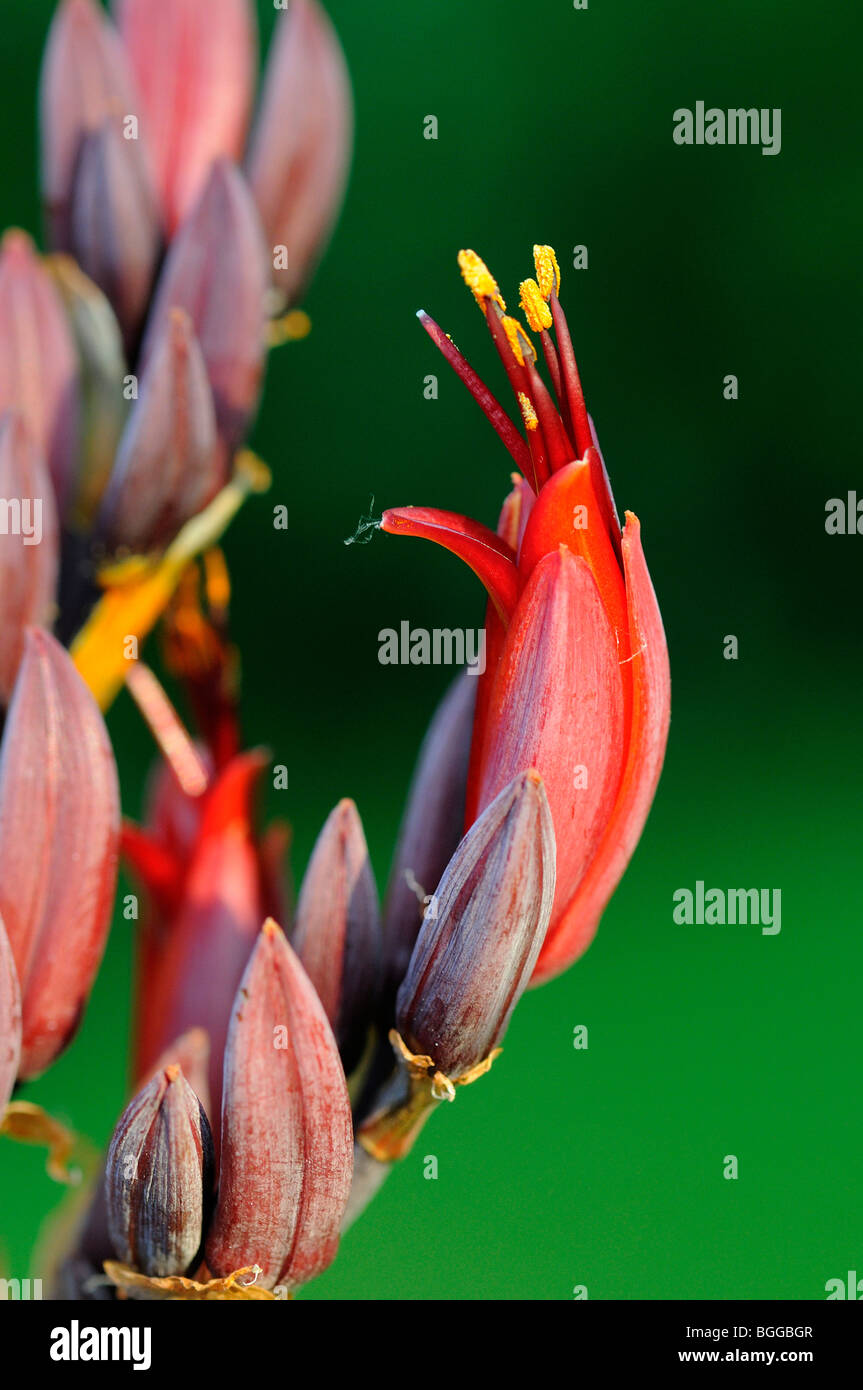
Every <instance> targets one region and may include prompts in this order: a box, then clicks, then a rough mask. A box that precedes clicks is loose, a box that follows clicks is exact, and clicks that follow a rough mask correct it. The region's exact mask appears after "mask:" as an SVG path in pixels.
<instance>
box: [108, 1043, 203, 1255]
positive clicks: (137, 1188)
mask: <svg viewBox="0 0 863 1390" xmlns="http://www.w3.org/2000/svg"><path fill="white" fill-rule="evenodd" d="M212 1188H213V1141H212V1136H211V1134H210V1126H209V1124H208V1123H207V1117H206V1115H205V1114H204V1110H203V1107H202V1105H201V1103H200V1101H199V1100H198V1097H197V1096H196V1095H195V1092H194V1091H193V1090H192V1088H191V1086H190V1085H189V1083H188V1081H187V1080H186V1078H185V1077H184V1075H183V1073H182V1071H181V1069H180V1067H179V1066H176V1065H171V1066H167V1067H165V1069H164V1070H163V1071H161V1072H159V1073H158V1074H157V1075H156V1076H154V1077H153V1079H152V1080H151V1081H149V1082H148V1083H147V1085H146V1086H144V1087H143V1089H142V1090H140V1091H139V1092H138V1094H137V1095H136V1096H135V1097H134V1098H133V1100H131V1101H130V1103H129V1104H128V1105H127V1107H126V1109H125V1110H124V1111H123V1114H122V1115H121V1117H120V1120H119V1123H118V1125H117V1128H116V1129H115V1131H114V1137H113V1139H112V1140H111V1146H110V1148H109V1150H108V1158H107V1162H106V1168H105V1196H106V1201H107V1207H108V1234H109V1236H110V1239H111V1244H112V1245H113V1247H114V1250H115V1252H116V1255H117V1258H118V1259H119V1260H122V1262H123V1263H124V1264H127V1265H131V1267H132V1268H133V1269H136V1270H138V1271H140V1273H142V1274H147V1275H149V1276H150V1277H152V1278H165V1277H166V1276H169V1275H183V1274H189V1273H192V1272H193V1271H194V1270H195V1268H196V1266H197V1264H198V1263H199V1255H200V1251H201V1246H202V1244H203V1239H204V1235H205V1233H206V1223H207V1220H208V1217H209V1212H210V1205H211V1202H210V1193H211V1192H212Z"/></svg>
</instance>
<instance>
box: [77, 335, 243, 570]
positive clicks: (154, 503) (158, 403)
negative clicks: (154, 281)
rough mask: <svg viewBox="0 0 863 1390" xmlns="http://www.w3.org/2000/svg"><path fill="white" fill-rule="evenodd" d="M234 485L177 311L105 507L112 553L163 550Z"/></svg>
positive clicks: (200, 364) (208, 394) (103, 531)
mask: <svg viewBox="0 0 863 1390" xmlns="http://www.w3.org/2000/svg"><path fill="white" fill-rule="evenodd" d="M225 482H227V468H226V458H225V453H224V451H223V450H221V449H220V448H219V443H218V439H217V437H216V417H215V413H214V410H213V393H212V391H211V390H210V384H209V382H208V380H207V370H206V367H205V366H204V359H203V357H202V356H201V349H200V347H199V346H198V341H197V339H196V337H195V332H194V329H193V328H192V324H191V320H190V319H189V316H188V314H187V313H185V312H184V310H182V309H174V310H172V312H171V313H170V314H169V316H168V318H167V319H166V320H165V322H164V324H163V326H162V332H161V335H160V338H159V339H158V341H157V342H156V343H155V345H154V349H153V355H152V357H151V359H150V365H149V367H148V369H147V372H146V375H145V376H144V379H143V381H142V382H141V390H140V395H139V397H138V400H137V401H136V402H135V405H134V407H133V409H132V413H131V415H130V417H129V422H128V424H127V426H126V429H125V430H124V432H123V437H122V439H121V441H120V447H119V451H118V453H117V462H116V464H115V465H114V471H113V473H112V474H111V480H110V482H109V484H108V488H107V490H106V492H105V496H104V498H103V501H102V507H101V510H100V514H99V523H98V529H99V532H100V535H101V537H102V539H103V540H104V542H105V544H106V546H107V547H108V549H109V550H112V551H113V550H116V549H118V548H119V547H120V546H123V547H127V548H128V549H129V550H132V551H133V552H135V553H137V554H142V553H144V552H146V551H148V550H152V549H155V548H157V547H161V546H164V545H166V544H167V543H168V541H170V540H172V539H173V537H174V536H175V535H176V533H177V532H178V531H179V529H180V527H181V526H182V525H183V523H184V522H186V521H188V520H189V518H190V517H193V516H195V515H196V514H197V513H198V512H199V511H201V510H202V509H203V508H204V507H205V506H206V505H207V503H208V502H209V501H211V499H212V498H213V497H214V496H215V495H216V493H217V492H218V490H219V488H220V487H221V486H222V484H223V483H225Z"/></svg>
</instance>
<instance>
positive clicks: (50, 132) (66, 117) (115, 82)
mask: <svg viewBox="0 0 863 1390" xmlns="http://www.w3.org/2000/svg"><path fill="white" fill-rule="evenodd" d="M138 111H139V101H138V97H137V95H136V93H135V89H134V82H133V79H132V74H131V71H130V69H129V65H128V62H127V60H126V55H125V53H124V51H123V45H122V43H121V42H120V38H119V35H118V34H117V31H116V29H115V28H114V25H113V24H112V23H111V21H110V20H109V18H108V16H107V15H106V14H105V12H104V10H103V9H102V7H101V5H98V4H95V3H94V0H61V3H60V4H59V5H58V6H57V9H56V11H55V13H54V18H53V20H52V21H51V29H50V31H49V34H48V42H47V44H46V46H45V55H44V58H43V60H42V75H41V80H40V96H39V118H40V119H39V124H40V130H41V137H42V193H43V197H44V199H45V211H46V215H47V222H48V235H49V240H50V242H51V245H52V247H54V248H55V249H56V250H60V251H68V250H70V249H71V248H70V235H71V206H72V193H73V189H74V185H75V179H76V174H77V166H78V160H79V157H80V153H81V142H82V140H83V139H84V137H85V136H86V135H87V134H88V133H89V132H91V131H94V130H97V129H98V128H99V127H100V126H102V125H103V124H104V123H105V121H107V120H111V121H113V122H114V123H115V124H116V126H117V128H118V129H120V130H121V129H122V125H123V122H124V120H125V119H126V118H127V117H130V116H137V114H138Z"/></svg>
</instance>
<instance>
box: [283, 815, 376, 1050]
mask: <svg viewBox="0 0 863 1390" xmlns="http://www.w3.org/2000/svg"><path fill="white" fill-rule="evenodd" d="M380 934H381V928H380V916H379V913H378V893H377V888H376V887H375V880H374V875H373V873H372V866H371V863H370V862H369V851H368V846H367V844H366V837H365V835H364V834H363V827H362V822H361V821H360V817H359V814H358V812H357V808H356V806H355V805H354V803H353V801H350V800H349V799H348V798H345V799H344V800H343V801H340V802H339V804H338V806H336V808H335V810H334V811H332V812H331V813H330V815H329V816H328V817H327V820H326V823H325V825H324V828H323V830H322V831H321V833H320V835H319V836H318V839H317V843H316V844H315V848H314V850H313V851H312V857H311V859H310V860H309V865H308V868H307V869H306V873H305V877H304V879H303V886H302V890H301V892H300V899H299V902H298V904H297V923H296V928H295V930H294V936H293V947H294V950H295V951H296V953H297V955H298V956H299V958H300V960H301V961H302V963H303V967H304V969H305V970H306V972H307V974H308V976H309V979H310V980H311V982H312V984H313V985H314V987H315V989H316V990H317V992H318V997H319V998H320V1001H321V1003H322V1004H323V1006H324V1009H325V1011H326V1015H327V1018H328V1019H329V1021H330V1025H331V1027H332V1029H333V1032H334V1033H335V1035H336V1041H337V1042H338V1045H339V1051H340V1052H341V1056H342V1061H343V1063H344V1067H345V1071H347V1072H350V1071H351V1070H352V1069H353V1067H354V1066H355V1065H356V1063H357V1062H358V1061H359V1059H360V1056H361V1054H362V1051H363V1046H364V1044H365V1041H366V1036H367V1034H368V1029H369V1026H370V1024H371V1021H372V1017H373V1014H374V1008H375V1003H376V999H377V989H378V968H379V964H380V945H381V943H380Z"/></svg>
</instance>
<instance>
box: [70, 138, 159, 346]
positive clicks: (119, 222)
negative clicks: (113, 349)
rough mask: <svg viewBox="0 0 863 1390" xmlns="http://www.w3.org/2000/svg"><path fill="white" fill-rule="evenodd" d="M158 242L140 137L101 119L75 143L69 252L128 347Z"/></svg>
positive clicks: (140, 316)
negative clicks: (106, 303) (104, 299)
mask: <svg viewBox="0 0 863 1390" xmlns="http://www.w3.org/2000/svg"><path fill="white" fill-rule="evenodd" d="M161 244H162V228H161V223H160V219H159V209H158V206H157V204H156V195H155V193H154V191H153V185H152V182H151V179H150V171H149V169H148V167H147V161H146V156H145V154H144V151H143V150H142V148H141V145H140V143H139V141H138V140H127V139H125V138H124V136H123V133H122V131H121V130H120V128H119V125H118V123H117V122H116V121H113V120H112V121H106V122H105V123H104V124H103V125H101V126H99V128H98V129H97V130H93V131H90V132H89V133H88V134H87V135H85V136H84V138H83V140H82V141H81V149H80V153H79V156H78V161H77V164H76V166H75V182H74V186H73V189H72V197H71V212H70V219H69V239H68V248H67V249H68V250H69V251H71V253H72V255H73V256H74V257H75V259H76V260H77V262H78V264H79V265H80V266H81V269H82V270H84V271H85V272H86V274H87V275H89V276H90V278H91V280H93V281H95V283H96V284H97V285H98V286H99V288H100V289H102V290H104V292H105V294H106V295H107V296H108V299H109V300H110V301H111V304H112V305H113V308H114V312H115V313H116V315H117V320H118V322H119V324H120V327H121V329H122V332H123V340H124V342H125V344H126V347H127V349H128V350H129V352H130V353H131V352H133V351H134V349H135V347H136V345H137V342H138V335H139V333H140V330H141V324H142V322H143V319H144V314H145V312H146V309H147V302H148V300H149V297H150V291H151V289H152V286H153V277H154V274H155V270H156V262H157V259H158V256H159V250H160V247H161Z"/></svg>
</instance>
